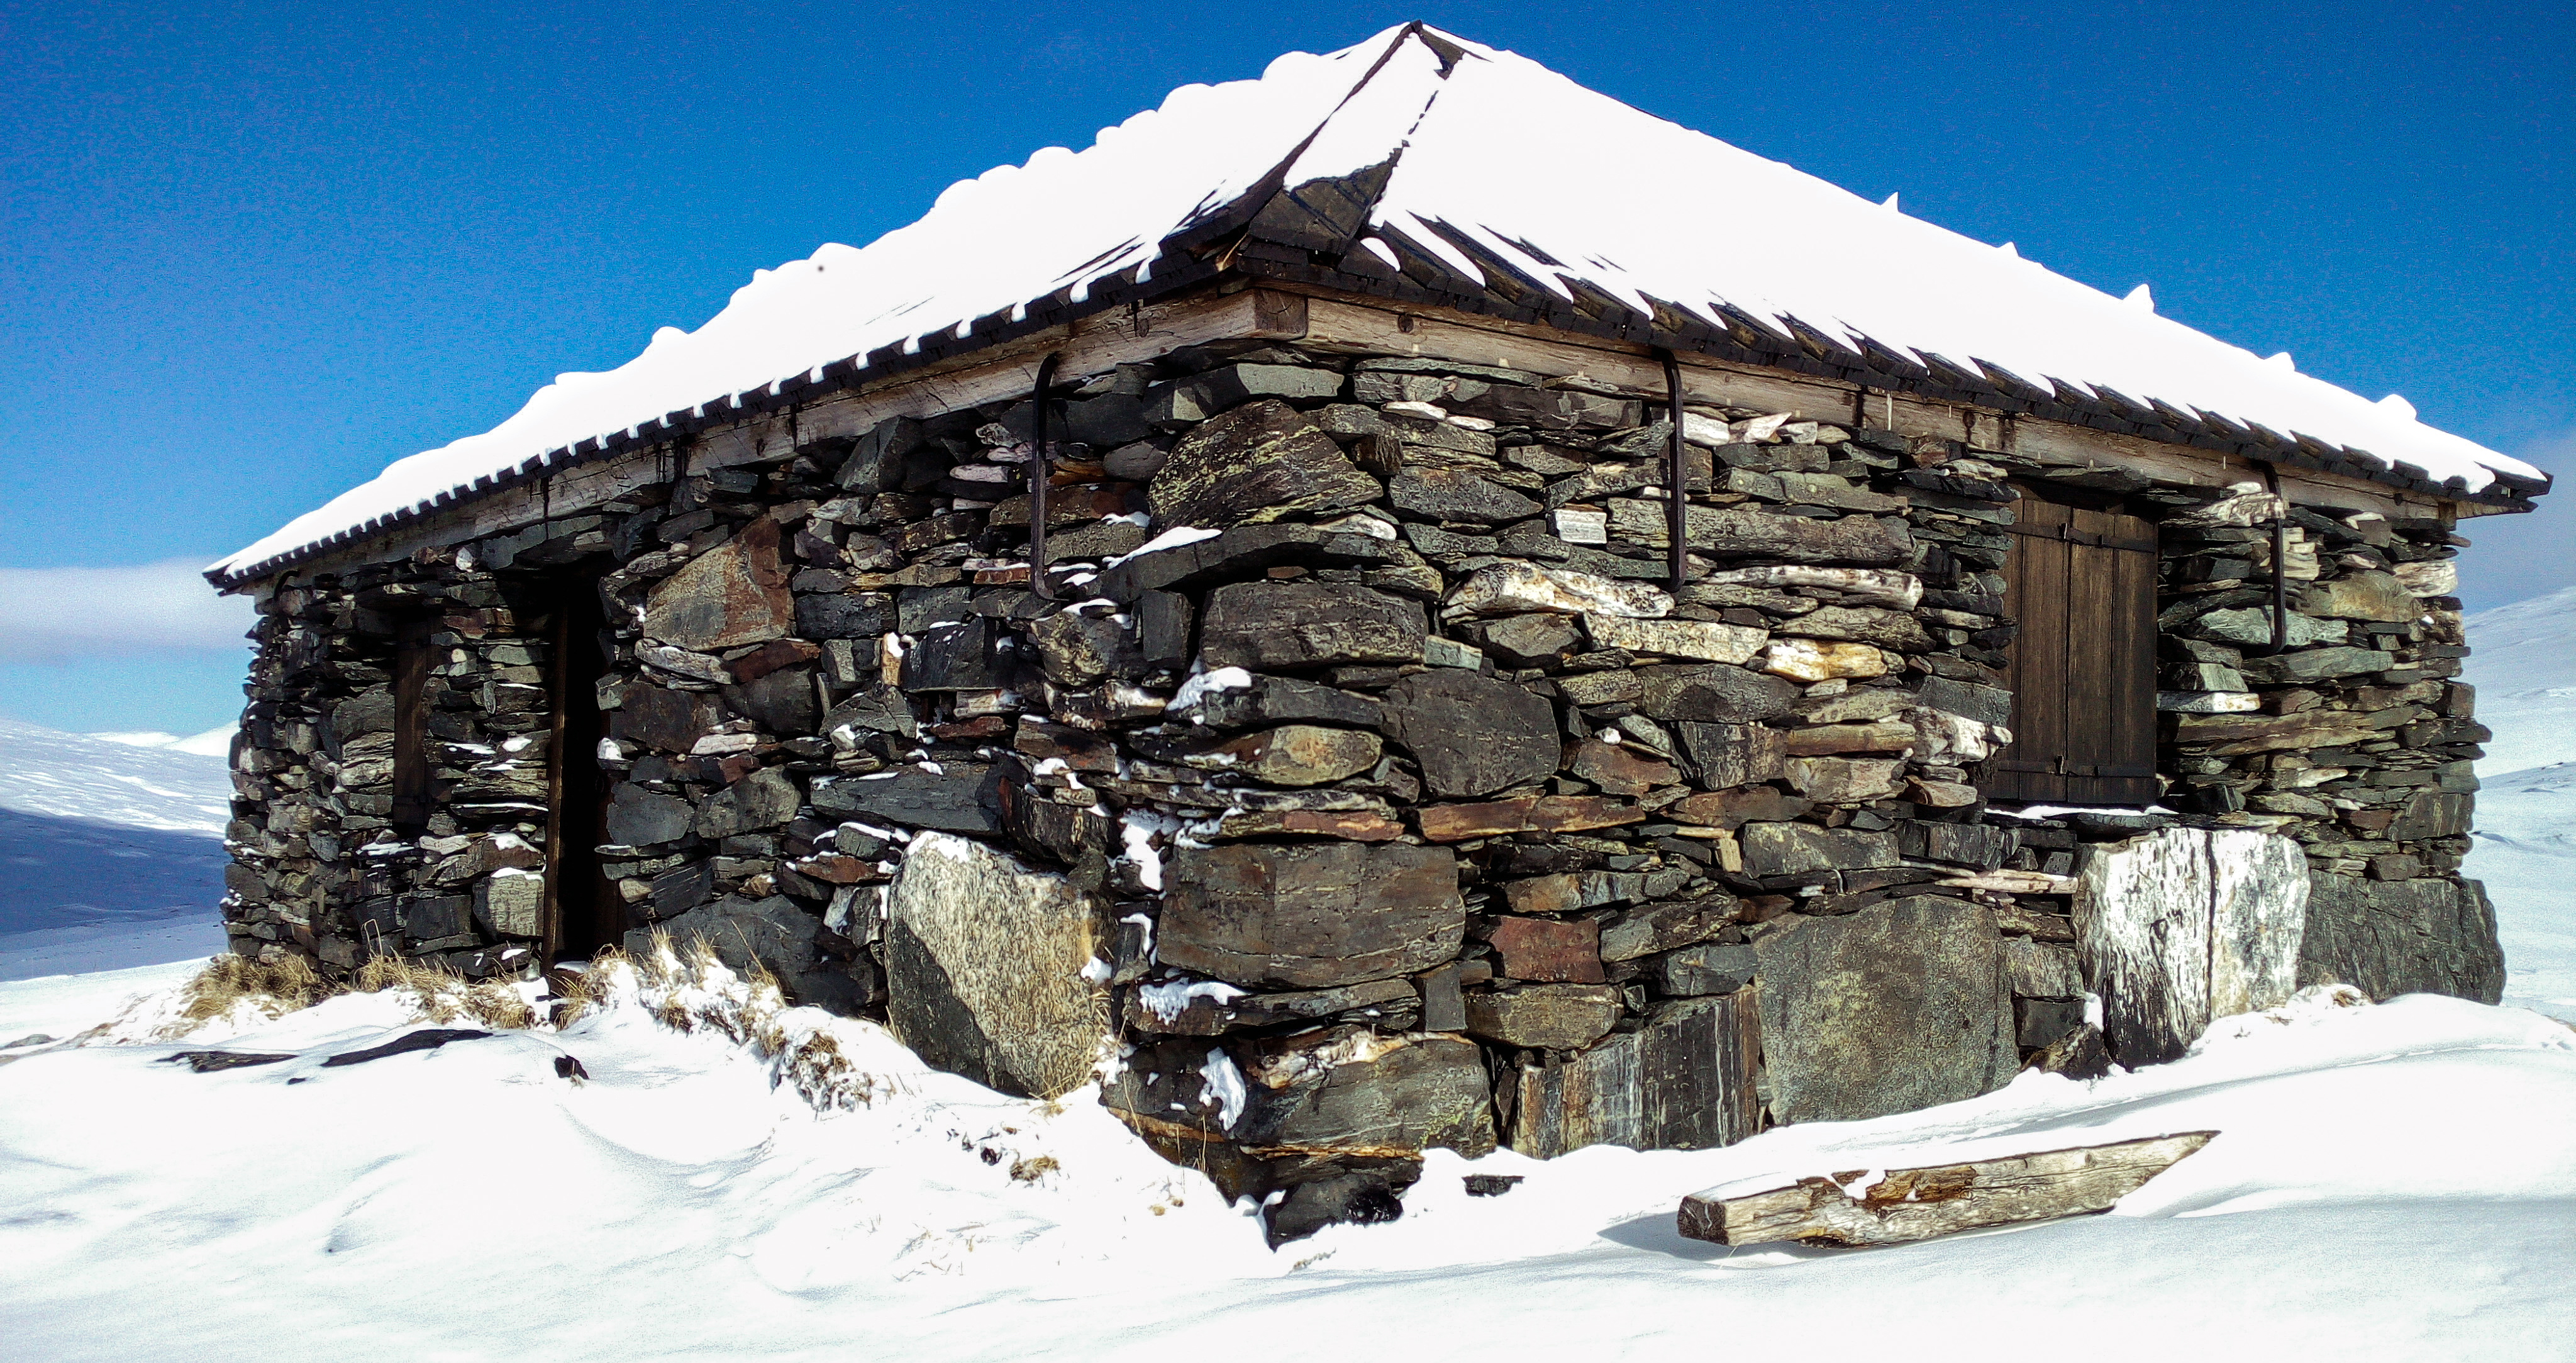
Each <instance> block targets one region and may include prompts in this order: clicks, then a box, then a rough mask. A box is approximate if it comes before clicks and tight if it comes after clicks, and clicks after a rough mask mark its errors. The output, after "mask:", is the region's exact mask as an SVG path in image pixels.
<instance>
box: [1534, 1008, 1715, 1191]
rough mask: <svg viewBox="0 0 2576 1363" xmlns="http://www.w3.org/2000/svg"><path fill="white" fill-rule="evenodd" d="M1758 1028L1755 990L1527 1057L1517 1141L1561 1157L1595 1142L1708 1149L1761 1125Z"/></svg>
mask: <svg viewBox="0 0 2576 1363" xmlns="http://www.w3.org/2000/svg"><path fill="white" fill-rule="evenodd" d="M1759 1032H1760V1024H1759V1021H1758V1018H1757V1017H1756V1009H1755V1006H1754V997H1753V995H1752V993H1751V992H1749V991H1747V992H1741V993H1737V994H1734V995H1731V996H1728V997H1724V998H1705V999H1689V1000H1684V1001H1680V1002H1675V1003H1667V1004H1664V1005H1662V1006H1660V1007H1658V1008H1657V1009H1655V1011H1654V1012H1653V1013H1652V1014H1651V1015H1649V1016H1648V1017H1647V1019H1646V1021H1645V1024H1644V1025H1643V1026H1641V1027H1640V1028H1638V1029H1637V1030H1636V1031H1634V1032H1628V1033H1624V1034H1620V1035H1616V1036H1610V1037H1606V1038H1604V1039H1602V1040H1601V1041H1600V1042H1599V1043H1598V1044H1596V1045H1594V1046H1592V1047H1590V1048H1588V1049H1585V1050H1582V1051H1578V1052H1575V1053H1573V1054H1570V1055H1562V1056H1559V1055H1551V1056H1548V1057H1547V1058H1546V1059H1545V1061H1543V1062H1539V1063H1525V1064H1523V1065H1522V1066H1521V1067H1520V1069H1519V1070H1518V1071H1517V1072H1516V1073H1514V1074H1512V1075H1510V1076H1507V1077H1506V1078H1505V1079H1504V1081H1503V1082H1504V1083H1506V1084H1508V1085H1511V1086H1512V1097H1513V1102H1512V1118H1511V1147H1512V1148H1513V1149H1514V1150H1517V1151H1519V1152H1520V1153H1521V1154H1524V1155H1527V1156H1529V1157H1530V1158H1532V1159H1554V1158H1555V1157H1557V1156H1558V1155H1562V1154H1565V1153H1566V1152H1568V1151H1571V1150H1578V1149H1581V1148H1583V1147H1584V1146H1588V1145H1619V1146H1626V1147H1627V1148H1629V1149H1631V1150H1708V1149H1714V1148H1716V1147H1718V1146H1721V1145H1732V1144H1734V1143H1735V1142H1737V1141H1740V1140H1743V1139H1745V1138H1746V1137H1748V1136H1751V1135H1754V1134H1755V1133H1756V1132H1758V1131H1760V1130H1761V1126H1762V1103H1761V1098H1760V1095H1759V1093H1758V1092H1757V1089H1756V1086H1755V1073H1756V1071H1757V1070H1758V1069H1759V1060H1760V1054H1761V1052H1760V1034H1759Z"/></svg>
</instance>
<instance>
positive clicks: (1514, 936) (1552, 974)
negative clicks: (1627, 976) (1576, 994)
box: [1490, 916, 1602, 984]
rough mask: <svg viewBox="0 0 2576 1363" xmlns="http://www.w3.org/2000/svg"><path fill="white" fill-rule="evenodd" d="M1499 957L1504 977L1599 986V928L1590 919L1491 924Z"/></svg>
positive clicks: (1510, 919)
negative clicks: (1500, 957) (1500, 954)
mask: <svg viewBox="0 0 2576 1363" xmlns="http://www.w3.org/2000/svg"><path fill="white" fill-rule="evenodd" d="M1490 940H1491V941H1492V942H1493V944H1494V950H1496V951H1498V952H1500V953H1502V958H1503V974H1504V975H1505V976H1506V977H1507V978H1510V979H1515V980H1529V981H1533V982H1536V983H1540V984H1599V983H1601V982H1602V975H1601V925H1600V924H1598V923H1596V922H1594V921H1593V920H1591V919H1589V918H1562V919H1560V918H1519V917H1510V916H1506V917H1503V918H1498V919H1496V920H1495V921H1494V927H1493V933H1492V936H1491V939H1490Z"/></svg>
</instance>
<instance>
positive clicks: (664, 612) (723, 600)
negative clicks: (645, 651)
mask: <svg viewBox="0 0 2576 1363" xmlns="http://www.w3.org/2000/svg"><path fill="white" fill-rule="evenodd" d="M795 623H796V603H795V601H794V599H793V597H792V596H791V595H790V594H789V592H788V590H787V570H786V568H785V567H784V566H783V565H782V564H781V563H780V562H779V558H778V522H776V521H774V520H771V519H769V518H768V517H766V516H763V517H761V518H760V519H758V520H755V521H753V522H752V523H751V524H749V525H746V526H744V527H743V528H742V530H741V531H740V532H739V533H737V534H736V535H735V536H734V537H733V538H732V539H729V540H726V541H725V542H724V543H722V544H719V545H717V546H716V547H715V548H713V549H710V550H708V551H706V552H705V553H703V554H700V555H698V556H697V557H696V558H693V559H691V560H689V561H688V563H687V564H686V565H684V566H682V567H681V569H680V570H679V571H678V572H676V573H673V574H671V575H670V576H669V577H667V578H665V579H663V580H662V582H661V584H660V585H659V586H656V587H655V588H653V590H652V591H651V593H649V594H648V595H647V596H646V597H645V601H644V633H645V635H646V636H647V637H648V638H653V639H659V640H661V641H662V642H663V643H666V644H670V645H672V646H674V647H677V648H685V649H694V650H699V651H705V650H708V649H720V648H733V647H737V646H739V645H742V644H756V643H759V642H761V641H762V640H764V639H777V638H782V637H784V636H785V635H786V634H787V632H788V631H789V629H790V628H791V627H792V626H793V625H794V624H795Z"/></svg>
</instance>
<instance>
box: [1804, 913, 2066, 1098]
mask: <svg viewBox="0 0 2576 1363" xmlns="http://www.w3.org/2000/svg"><path fill="white" fill-rule="evenodd" d="M1753 950H1754V955H1755V958H1756V960H1757V962H1758V966H1759V969H1758V972H1757V975H1756V982H1757V984H1758V987H1759V988H1760V991H1761V1011H1762V1054H1763V1062H1764V1066H1765V1068H1766V1070H1767V1072H1768V1074H1769V1076H1770V1080H1771V1110H1772V1113H1773V1115H1774V1116H1776V1117H1777V1118H1778V1119H1779V1120H1781V1121H1783V1122H1815V1121H1860V1120H1864V1119H1867V1118H1870V1117H1883V1116H1886V1115H1888V1114H1890V1113H1895V1112H1911V1111H1914V1110H1916V1109H1918V1108H1926V1107H1933V1106H1936V1105H1938V1104H1941V1103H1952V1102H1957V1101H1959V1100H1961V1099H1965V1098H1974V1097H1976V1096H1977V1095H1979V1094H1982V1093H1990V1092H1992V1091H1994V1090H1995V1089H1998V1088H2001V1087H2003V1085H2004V1084H2005V1083H2007V1082H2009V1081H2010V1080H2011V1079H2012V1076H2013V1072H2014V1068H2015V1061H2016V1060H2017V1058H2018V1053H2017V1052H2016V1051H2015V1049H2014V1034H2013V1014H2012V996H2011V992H2010V990H2009V989H2008V988H2007V987H2006V983H2005V978H2004V967H2003V952H2002V937H2001V935H2000V934H1999V933H1997V932H1996V930H1995V921H1994V916H1993V915H1992V914H1990V913H1988V912H1987V911H1986V910H1985V909H1983V908H1980V907H1978V906H1976V905H1973V904H1970V903H1967V902H1965V901H1963V900H1957V899H1942V898H1936V897H1932V896H1918V897H1914V898H1908V899H1899V900H1894V901H1891V902H1888V903H1884V904H1875V905H1871V906H1869V907H1867V908H1864V909H1862V910H1860V911H1859V912H1857V913H1853V914H1849V915H1847V916H1843V917H1838V918H1808V919H1801V920H1798V921H1796V922H1793V923H1791V924H1790V925H1789V926H1787V927H1785V928H1779V929H1775V930H1773V931H1771V932H1768V933H1765V934H1763V935H1762V936H1761V937H1760V938H1759V939H1757V940H1756V941H1755V942H1754V943H1753Z"/></svg>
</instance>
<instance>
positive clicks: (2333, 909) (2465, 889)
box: [2298, 871, 2504, 1003]
mask: <svg viewBox="0 0 2576 1363" xmlns="http://www.w3.org/2000/svg"><path fill="white" fill-rule="evenodd" d="M2306 928H2307V930H2306V933H2305V936H2304V937H2303V938H2302V939H2301V941H2300V944H2299V957H2298V982H2299V983H2300V984H2301V985H2311V984H2348V985H2351V986H2352V987H2354V988H2355V989H2358V990H2360V991H2361V992H2363V993H2365V994H2368V995H2369V996H2371V997H2372V998H2374V999H2385V998H2391V997H2394V996H2396V995H2398V994H2448V995H2450V996H2452V997H2454V998H2462V999H2475V1000H2477V1001H2478V1002H2480V1003H2494V1002H2496V1001H2497V1000H2498V999H2501V998H2503V997H2504V949H2503V948H2502V947H2500V946H2498V945H2497V944H2496V921H2495V909H2494V907H2493V906H2492V905H2490V904H2488V903H2487V893H2486V887H2485V886H2482V885H2480V884H2479V883H2478V882H2476V881H2474V880H2444V879H2439V878H2434V877H2426V878H2423V879H2418V880H2363V879H2361V878H2360V877H2358V876H2339V875H2333V874H2330V873H2328V872H2325V871H2312V872H2310V873H2309V875H2308V907H2307V925H2306Z"/></svg>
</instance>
